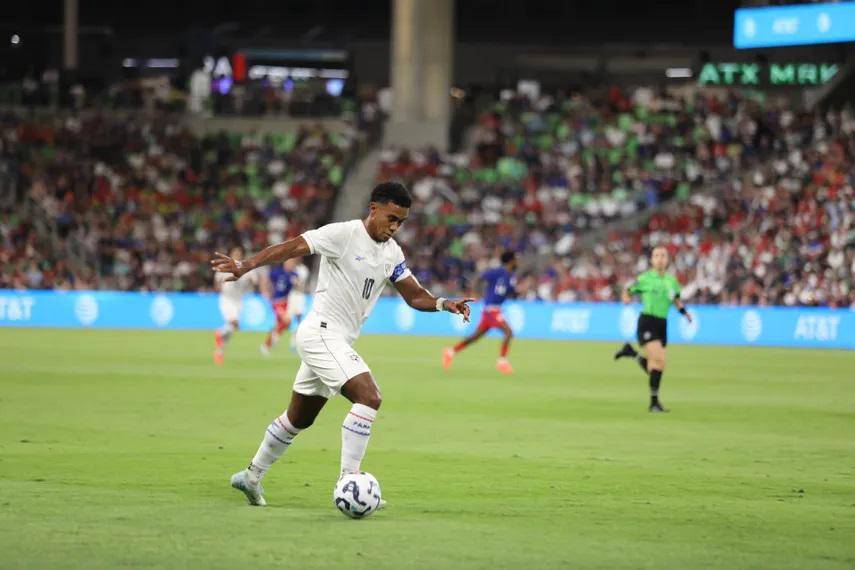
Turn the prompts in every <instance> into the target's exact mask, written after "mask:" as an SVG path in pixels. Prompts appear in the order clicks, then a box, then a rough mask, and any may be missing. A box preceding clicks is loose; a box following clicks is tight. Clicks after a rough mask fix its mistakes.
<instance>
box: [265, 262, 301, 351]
mask: <svg viewBox="0 0 855 570" xmlns="http://www.w3.org/2000/svg"><path fill="white" fill-rule="evenodd" d="M297 264H298V261H297V259H289V260H288V261H286V262H285V263H283V264H282V265H274V266H272V267H271V268H270V273H269V275H268V279H269V282H270V297H271V299H270V300H271V302H272V303H273V314H274V315H275V317H276V324H275V325H274V326H273V328H272V329H271V330H270V332H269V333H267V338H266V339H265V340H264V344H262V345H261V354H263V355H264V356H267V355H268V354H270V349H271V348H273V345H275V344H276V343H277V342H279V337H280V336H282V331H284V330H286V329H288V327H290V326H291V313H290V312H289V311H288V296H289V295H290V294H291V290H292V289H294V286H295V285H297V284H298V282H299V281H300V277H299V275H298V273H297V271H296V268H297Z"/></svg>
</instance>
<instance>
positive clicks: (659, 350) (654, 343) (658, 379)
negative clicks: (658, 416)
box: [644, 339, 668, 412]
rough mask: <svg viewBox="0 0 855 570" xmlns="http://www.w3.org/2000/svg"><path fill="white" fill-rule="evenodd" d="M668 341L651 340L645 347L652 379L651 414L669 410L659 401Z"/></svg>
mask: <svg viewBox="0 0 855 570" xmlns="http://www.w3.org/2000/svg"><path fill="white" fill-rule="evenodd" d="M663 342H667V341H666V340H664V339H663V340H658V339H657V340H651V341H650V342H648V343H646V344H645V345H644V351H645V353H646V354H647V369H648V374H649V378H650V407H649V410H650V411H651V412H667V411H668V409H667V408H665V407H664V406H663V405H662V402H661V401H660V400H659V387H660V385H661V383H662V373H663V372H664V371H665V346H664V344H663Z"/></svg>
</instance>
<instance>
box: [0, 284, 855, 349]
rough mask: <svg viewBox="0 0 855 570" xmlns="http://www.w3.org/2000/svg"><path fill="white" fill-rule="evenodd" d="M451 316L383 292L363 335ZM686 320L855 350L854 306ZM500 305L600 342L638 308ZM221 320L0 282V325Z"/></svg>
mask: <svg viewBox="0 0 855 570" xmlns="http://www.w3.org/2000/svg"><path fill="white" fill-rule="evenodd" d="M481 309H482V307H481V305H480V304H477V303H476V304H475V305H473V315H472V322H471V323H464V322H463V321H462V320H461V318H460V317H459V316H458V315H452V314H449V313H441V314H435V313H420V312H418V311H415V310H413V309H411V308H410V307H408V306H407V305H406V304H405V303H404V302H403V301H402V300H401V299H399V298H397V297H384V298H382V299H380V300H379V301H378V303H377V307H376V308H375V310H374V312H373V313H372V315H371V317H370V318H369V319H368V320H367V321H366V323H365V326H364V328H363V332H364V333H365V334H412V335H441V336H461V335H465V334H468V333H470V332H472V331H473V330H475V327H476V326H477V323H478V319H479V318H480V316H481ZM689 310H690V311H691V313H692V315H693V316H694V322H693V323H691V324H690V323H689V322H688V321H686V320H685V319H684V318H682V317H681V316H680V315H679V314H678V313H676V311H672V314H671V316H670V318H669V319H668V340H669V342H670V343H690V344H729V345H757V346H792V347H806V348H807V347H809V348H848V349H855V311H853V310H851V309H823V308H807V307H799V308H795V307H794V308H790V307H719V306H710V305H698V306H690V307H689ZM503 312H504V314H505V316H506V318H507V320H508V322H509V324H510V325H511V328H513V329H514V331H515V334H516V335H517V336H518V337H520V338H539V339H553V340H607V341H617V340H621V339H627V340H629V339H633V338H635V326H636V320H637V319H638V312H639V306H638V305H619V304H614V303H543V302H535V301H514V302H509V303H506V304H505V306H504V307H503ZM240 319H241V327H242V328H243V329H244V330H255V331H266V330H269V329H270V328H271V327H272V326H273V313H272V310H271V308H270V305H269V303H268V302H267V301H265V300H264V299H263V298H262V297H260V296H258V295H249V296H247V297H246V298H245V299H244V302H243V305H242V308H241V317H240ZM221 324H222V317H221V316H220V311H219V307H218V297H217V295H216V294H214V293H126V292H112V291H94V292H77V291H74V292H54V291H12V290H3V289H0V326H7V327H16V326H17V327H83V328H85V327H92V328H151V329H158V328H163V329H213V328H216V327H218V326H220V325H221Z"/></svg>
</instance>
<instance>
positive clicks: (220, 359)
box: [214, 348, 225, 364]
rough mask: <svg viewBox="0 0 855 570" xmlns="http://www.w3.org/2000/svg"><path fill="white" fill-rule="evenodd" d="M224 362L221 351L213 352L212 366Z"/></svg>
mask: <svg viewBox="0 0 855 570" xmlns="http://www.w3.org/2000/svg"><path fill="white" fill-rule="evenodd" d="M224 360H225V358H224V356H223V351H222V350H220V349H219V348H218V349H217V350H215V351H214V364H222V363H223V361H224Z"/></svg>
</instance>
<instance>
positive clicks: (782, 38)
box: [733, 2, 855, 49]
mask: <svg viewBox="0 0 855 570" xmlns="http://www.w3.org/2000/svg"><path fill="white" fill-rule="evenodd" d="M851 41H855V2H840V3H838V4H795V5H792V6H777V7H769V8H739V9H737V10H736V17H735V18H734V22H733V45H734V46H735V47H737V48H740V49H743V48H762V47H776V46H795V45H811V44H828V43H837V42H851Z"/></svg>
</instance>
